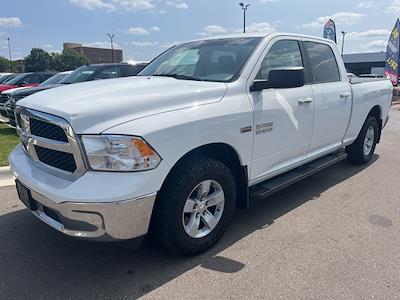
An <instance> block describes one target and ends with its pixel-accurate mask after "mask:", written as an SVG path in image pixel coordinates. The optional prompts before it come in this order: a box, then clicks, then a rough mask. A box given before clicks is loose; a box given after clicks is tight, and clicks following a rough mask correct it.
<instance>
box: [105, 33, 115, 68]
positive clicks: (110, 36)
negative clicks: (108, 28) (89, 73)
mask: <svg viewBox="0 0 400 300" xmlns="http://www.w3.org/2000/svg"><path fill="white" fill-rule="evenodd" d="M107 35H108V37H109V38H110V41H111V55H112V62H113V63H114V62H115V61H114V43H113V39H114V37H115V33H113V34H110V33H107Z"/></svg>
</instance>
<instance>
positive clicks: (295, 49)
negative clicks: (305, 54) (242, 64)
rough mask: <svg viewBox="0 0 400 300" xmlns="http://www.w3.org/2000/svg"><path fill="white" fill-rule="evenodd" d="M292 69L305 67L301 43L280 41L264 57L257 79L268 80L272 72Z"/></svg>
mask: <svg viewBox="0 0 400 300" xmlns="http://www.w3.org/2000/svg"><path fill="white" fill-rule="evenodd" d="M291 67H303V60H302V58H301V52H300V47H299V43H298V42H297V41H292V40H282V41H278V42H276V43H275V44H273V45H272V47H271V49H270V50H269V51H268V53H267V55H266V56H265V57H264V60H263V62H262V63H261V68H260V71H258V74H257V77H256V79H262V80H268V76H269V72H270V71H271V70H273V69H283V68H291Z"/></svg>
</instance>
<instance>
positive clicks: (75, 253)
mask: <svg viewBox="0 0 400 300" xmlns="http://www.w3.org/2000/svg"><path fill="white" fill-rule="evenodd" d="M377 159H378V156H377V155H375V156H374V158H373V161H372V163H374V162H375V161H376V160H377ZM366 167H368V166H351V165H349V164H348V163H347V162H341V163H339V164H337V165H335V166H332V167H330V168H328V169H326V170H324V171H322V172H320V173H319V174H316V175H314V176H311V177H309V178H307V179H305V180H303V181H301V182H300V183H297V184H295V185H293V186H291V187H289V188H288V189H286V190H283V191H281V192H279V193H277V194H275V195H273V196H271V197H269V198H267V199H264V200H259V201H256V202H253V203H252V205H251V207H250V209H248V210H237V212H236V216H235V218H234V219H235V220H236V221H238V222H236V223H234V224H232V225H231V226H230V228H229V229H228V231H227V233H226V234H225V236H224V237H223V239H222V240H221V241H220V243H219V244H218V245H217V246H216V247H214V248H213V249H211V250H210V251H208V252H207V253H204V254H203V255H200V256H197V257H193V258H182V257H175V256H171V255H169V254H168V253H167V252H165V251H164V250H163V249H160V248H158V246H157V245H155V244H153V243H152V242H150V241H145V243H144V245H143V246H142V248H141V249H138V250H135V251H134V250H130V249H129V247H126V246H121V245H120V244H103V243H90V242H83V241H78V240H74V239H71V238H68V237H64V236H63V235H61V234H59V233H58V232H56V231H54V230H53V229H51V228H49V227H48V226H47V225H44V224H42V223H41V222H40V221H39V220H36V219H35V218H34V217H33V216H32V215H31V213H30V212H28V211H27V210H26V209H24V210H20V211H17V212H13V213H9V214H6V215H3V216H1V217H0V295H1V298H2V299H7V298H12V299H20V298H30V299H35V298H51V299H55V298H75V297H79V298H96V299H99V298H118V299H119V298H123V297H128V298H138V297H140V296H143V295H145V294H147V293H149V292H151V291H152V290H154V289H156V288H158V287H160V286H162V285H164V284H166V283H168V282H169V281H171V280H173V279H174V278H176V277H178V276H180V275H181V274H183V273H185V272H187V271H189V270H191V269H192V268H194V267H196V266H199V265H200V266H201V267H203V268H207V269H211V270H214V271H217V272H224V273H234V272H238V271H240V270H242V269H243V268H245V267H246V266H245V264H243V263H242V262H238V261H234V260H231V259H229V258H225V257H223V256H221V255H219V253H220V252H221V251H223V250H225V249H226V248H228V247H229V246H231V245H232V244H234V243H235V242H237V241H239V240H241V239H242V238H244V237H246V236H247V235H250V234H251V233H253V232H254V231H256V230H258V229H261V228H265V227H267V226H269V225H270V224H272V223H273V222H274V221H275V220H276V219H277V218H279V217H281V216H282V215H285V214H286V213H288V212H290V211H292V210H294V209H296V208H297V207H299V206H301V205H302V204H304V203H306V202H307V201H310V200H316V199H317V198H318V197H319V196H320V194H321V193H323V192H324V191H326V190H327V189H329V188H330V187H332V186H335V185H336V184H338V183H340V182H342V181H345V180H346V179H347V178H349V177H351V176H354V175H355V174H357V173H359V172H361V171H362V170H363V169H364V168H366ZM0 197H1V196H0ZM264 230H267V231H268V229H264Z"/></svg>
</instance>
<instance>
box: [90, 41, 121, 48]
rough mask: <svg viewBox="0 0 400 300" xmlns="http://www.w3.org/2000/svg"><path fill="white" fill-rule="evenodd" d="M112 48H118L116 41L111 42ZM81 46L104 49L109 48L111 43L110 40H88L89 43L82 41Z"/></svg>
mask: <svg viewBox="0 0 400 300" xmlns="http://www.w3.org/2000/svg"><path fill="white" fill-rule="evenodd" d="M113 45H114V49H119V48H120V46H119V44H117V43H115V42H114V43H113ZM83 46H86V47H94V48H105V49H111V44H110V42H89V43H83Z"/></svg>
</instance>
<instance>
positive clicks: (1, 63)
mask: <svg viewBox="0 0 400 300" xmlns="http://www.w3.org/2000/svg"><path fill="white" fill-rule="evenodd" d="M0 72H10V61H9V60H8V59H7V58H5V57H2V56H0Z"/></svg>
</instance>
